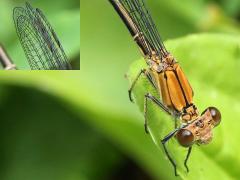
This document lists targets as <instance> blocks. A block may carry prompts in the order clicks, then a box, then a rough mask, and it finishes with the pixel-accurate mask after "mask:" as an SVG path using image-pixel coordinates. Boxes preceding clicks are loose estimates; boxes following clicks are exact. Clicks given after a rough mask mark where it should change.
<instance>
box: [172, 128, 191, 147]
mask: <svg viewBox="0 0 240 180" xmlns="http://www.w3.org/2000/svg"><path fill="white" fill-rule="evenodd" d="M176 137H177V140H178V142H179V144H181V145H182V146H183V147H190V146H191V145H192V144H193V141H194V136H193V134H192V132H191V131H189V130H187V129H180V130H179V131H178V132H177V134H176Z"/></svg>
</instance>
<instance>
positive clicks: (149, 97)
mask: <svg viewBox="0 0 240 180" xmlns="http://www.w3.org/2000/svg"><path fill="white" fill-rule="evenodd" d="M148 100H151V101H152V102H154V103H155V104H156V105H157V106H158V107H160V108H161V109H162V110H164V111H165V112H166V113H168V114H169V115H171V112H170V111H169V109H168V108H167V107H166V106H165V105H164V104H163V103H162V102H161V101H159V100H158V99H157V98H156V97H154V96H153V95H151V94H150V93H147V94H145V98H144V119H145V123H144V127H145V131H146V133H148V120H147V108H148V106H147V105H148V104H147V102H148Z"/></svg>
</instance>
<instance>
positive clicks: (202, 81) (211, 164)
mask: <svg viewBox="0 0 240 180" xmlns="http://www.w3.org/2000/svg"><path fill="white" fill-rule="evenodd" d="M166 45H167V49H169V50H170V52H172V54H173V55H174V57H175V58H176V59H177V60H178V61H179V63H180V65H181V66H182V68H183V69H184V71H185V74H186V75H187V77H188V78H189V80H190V83H191V84H192V87H193V89H194V92H195V97H194V98H195V103H196V105H197V106H198V107H199V109H200V111H203V110H204V109H205V108H206V107H208V106H216V107H218V108H219V109H220V111H221V113H222V123H221V124H220V125H219V126H218V127H217V128H216V129H214V138H213V141H212V142H211V143H210V144H209V145H206V146H196V145H194V146H193V152H192V155H191V157H190V160H189V167H190V173H189V174H187V173H186V172H185V169H184V166H183V161H184V158H185V155H186V153H187V149H186V148H183V147H180V145H179V144H178V143H177V142H176V140H175V139H174V138H173V139H172V140H170V142H169V143H168V144H167V146H168V148H169V151H170V153H171V155H172V156H173V157H174V159H175V161H176V163H177V166H178V172H179V174H180V176H181V178H183V179H185V178H187V179H199V178H200V177H202V178H204V179H232V178H233V177H235V178H237V177H238V176H239V171H238V167H239V164H240V158H238V157H237V156H236V152H238V151H239V150H240V147H239V145H238V144H239V143H238V141H237V138H238V137H239V133H238V132H239V130H238V127H239V121H238V120H236V117H240V111H239V109H240V103H239V100H238V99H239V95H240V93H239V89H240V85H239V83H237V82H238V81H237V78H238V76H239V75H238V71H239V68H240V54H239V52H240V38H236V37H235V36H227V35H220V34H219V35H218V34H215V35H209V34H204V35H191V36H188V37H185V38H181V39H177V40H173V41H168V42H167V44H166ZM144 67H146V65H145V62H144V60H143V59H141V60H139V61H136V62H134V63H133V64H132V66H131V68H130V71H129V78H130V81H131V82H132V81H133V79H134V78H135V76H136V75H137V73H138V71H139V70H140V69H141V68H144ZM146 92H150V93H152V94H154V95H156V96H157V95H158V94H157V92H155V91H154V89H153V88H152V85H151V84H150V83H149V82H148V81H147V80H146V78H145V77H142V78H141V79H140V80H139V82H138V83H137V85H136V88H135V89H134V95H135V97H136V102H137V105H138V106H139V108H140V110H141V112H142V111H143V102H144V94H145V93H146ZM148 104H149V108H148V115H147V117H148V122H149V130H150V134H151V136H152V139H153V141H154V142H155V143H156V144H157V146H156V147H160V149H162V145H161V143H160V140H161V139H163V137H164V136H166V135H167V134H168V133H169V132H171V131H172V130H173V128H174V119H171V118H170V117H168V116H167V115H166V114H165V113H164V112H162V111H161V109H160V108H158V107H156V105H154V104H151V103H148ZM162 151H163V150H162ZM162 163H163V162H162ZM165 163H168V164H170V162H164V164H165ZM167 166H168V165H167ZM169 173H173V171H170V172H169Z"/></svg>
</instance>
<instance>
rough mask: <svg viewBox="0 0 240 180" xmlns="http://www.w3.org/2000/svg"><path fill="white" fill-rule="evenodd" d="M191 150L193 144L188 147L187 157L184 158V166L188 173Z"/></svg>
mask: <svg viewBox="0 0 240 180" xmlns="http://www.w3.org/2000/svg"><path fill="white" fill-rule="evenodd" d="M191 151H192V146H191V147H189V148H188V152H187V156H186V158H185V160H184V166H185V168H186V170H187V173H188V172H189V168H188V165H187V162H188V159H189V156H190V154H191Z"/></svg>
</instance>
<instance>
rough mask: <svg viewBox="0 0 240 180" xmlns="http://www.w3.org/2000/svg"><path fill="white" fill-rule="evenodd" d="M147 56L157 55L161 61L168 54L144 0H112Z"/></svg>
mask: <svg viewBox="0 0 240 180" xmlns="http://www.w3.org/2000/svg"><path fill="white" fill-rule="evenodd" d="M110 2H111V4H112V5H113V7H114V8H115V10H116V11H117V12H118V14H119V15H120V17H121V18H122V20H123V22H124V23H125V25H126V26H127V28H128V30H129V31H130V33H131V35H132V36H133V37H134V39H135V41H136V42H137V44H138V45H139V47H140V49H141V51H142V52H143V54H144V55H145V56H148V57H151V56H152V55H153V54H157V55H158V56H159V57H161V59H162V58H163V57H166V56H167V54H168V52H167V50H166V48H165V46H164V44H163V42H162V41H161V38H160V35H159V33H158V31H157V28H156V26H155V24H154V22H153V20H152V17H151V15H150V13H149V11H148V9H147V8H146V5H145V3H144V0H110Z"/></svg>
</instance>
